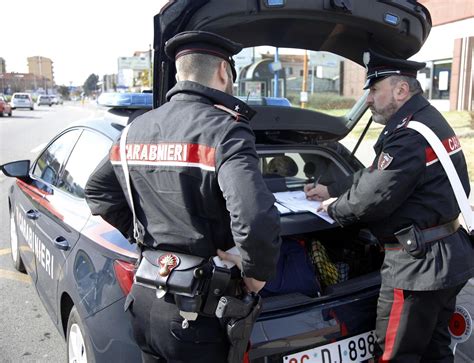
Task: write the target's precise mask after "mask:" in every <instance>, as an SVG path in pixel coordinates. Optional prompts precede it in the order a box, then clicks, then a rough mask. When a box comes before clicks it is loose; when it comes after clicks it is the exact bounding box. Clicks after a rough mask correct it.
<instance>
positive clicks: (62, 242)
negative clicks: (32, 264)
mask: <svg viewBox="0 0 474 363" xmlns="http://www.w3.org/2000/svg"><path fill="white" fill-rule="evenodd" d="M54 246H55V247H56V248H59V249H60V250H63V251H67V250H68V249H69V242H68V241H67V239H66V238H64V237H63V236H59V237H56V238H55V240H54Z"/></svg>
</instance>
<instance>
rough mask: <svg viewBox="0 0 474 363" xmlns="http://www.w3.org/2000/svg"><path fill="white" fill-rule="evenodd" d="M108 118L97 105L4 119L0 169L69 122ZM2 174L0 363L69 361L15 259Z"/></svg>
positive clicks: (27, 155)
mask: <svg viewBox="0 0 474 363" xmlns="http://www.w3.org/2000/svg"><path fill="white" fill-rule="evenodd" d="M101 113H103V111H102V110H99V109H97V108H96V107H94V106H92V105H85V106H82V105H80V104H79V103H78V104H72V103H71V104H65V105H63V106H53V107H48V106H40V107H36V109H35V110H34V111H30V110H14V111H13V117H3V118H0V164H4V163H6V162H8V161H15V160H21V159H30V160H32V159H34V158H35V157H36V156H37V155H38V154H39V152H40V151H41V149H42V147H43V146H44V145H45V143H46V142H48V141H49V140H50V139H51V138H52V137H53V136H54V135H55V134H57V133H58V131H60V130H61V129H63V128H64V127H66V126H67V125H68V124H69V123H71V122H73V121H76V120H78V119H83V118H92V117H95V116H99V115H100V114H101ZM11 183H12V179H10V178H7V177H5V176H4V175H3V174H2V173H0V292H1V298H0V362H2V363H3V362H66V361H67V360H66V343H65V341H64V339H63V338H62V336H61V335H60V334H59V332H58V331H57V329H56V328H55V326H54V325H53V323H52V322H51V319H50V317H49V316H48V313H47V312H46V310H45V309H44V308H43V304H42V303H41V301H40V299H39V297H38V295H37V294H36V291H35V287H34V286H33V285H32V284H31V280H30V278H29V277H28V276H27V275H25V274H21V273H18V272H16V270H14V268H13V266H12V263H11V258H10V245H9V243H10V242H9V241H10V240H9V234H10V228H9V216H8V207H7V190H8V188H9V185H11Z"/></svg>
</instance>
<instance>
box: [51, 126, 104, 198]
mask: <svg viewBox="0 0 474 363" xmlns="http://www.w3.org/2000/svg"><path fill="white" fill-rule="evenodd" d="M111 146H112V140H110V139H109V138H107V137H106V136H104V135H102V134H99V133H97V132H93V131H89V130H84V132H83V133H82V135H81V137H80V138H79V141H78V142H77V143H76V146H75V147H74V150H73V151H72V153H71V156H70V157H69V160H68V161H67V163H66V167H65V168H64V171H63V172H62V174H61V177H60V181H59V183H58V188H59V189H61V190H63V191H65V192H67V193H69V194H72V195H74V196H75V197H78V198H84V188H85V186H86V183H87V179H88V178H89V176H90V175H91V173H92V172H93V171H94V169H95V168H96V167H97V165H98V164H99V162H100V161H101V160H102V159H103V158H104V157H105V156H106V155H107V153H108V151H109V149H110V147H111Z"/></svg>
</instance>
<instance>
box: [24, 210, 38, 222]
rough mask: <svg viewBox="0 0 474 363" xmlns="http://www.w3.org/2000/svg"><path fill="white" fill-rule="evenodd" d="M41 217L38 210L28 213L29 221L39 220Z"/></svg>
mask: <svg viewBox="0 0 474 363" xmlns="http://www.w3.org/2000/svg"><path fill="white" fill-rule="evenodd" d="M39 216H40V212H38V211H37V210H36V209H30V210H29V211H28V212H26V217H27V218H28V219H33V220H35V219H38V218H39Z"/></svg>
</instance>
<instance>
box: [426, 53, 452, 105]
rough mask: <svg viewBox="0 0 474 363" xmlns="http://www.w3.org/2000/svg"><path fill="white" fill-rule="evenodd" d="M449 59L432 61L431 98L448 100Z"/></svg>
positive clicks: (450, 63) (449, 80)
mask: <svg viewBox="0 0 474 363" xmlns="http://www.w3.org/2000/svg"><path fill="white" fill-rule="evenodd" d="M451 65H452V62H451V61H438V62H433V92H432V94H431V98H432V99H438V100H448V99H449V84H450V82H451Z"/></svg>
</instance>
